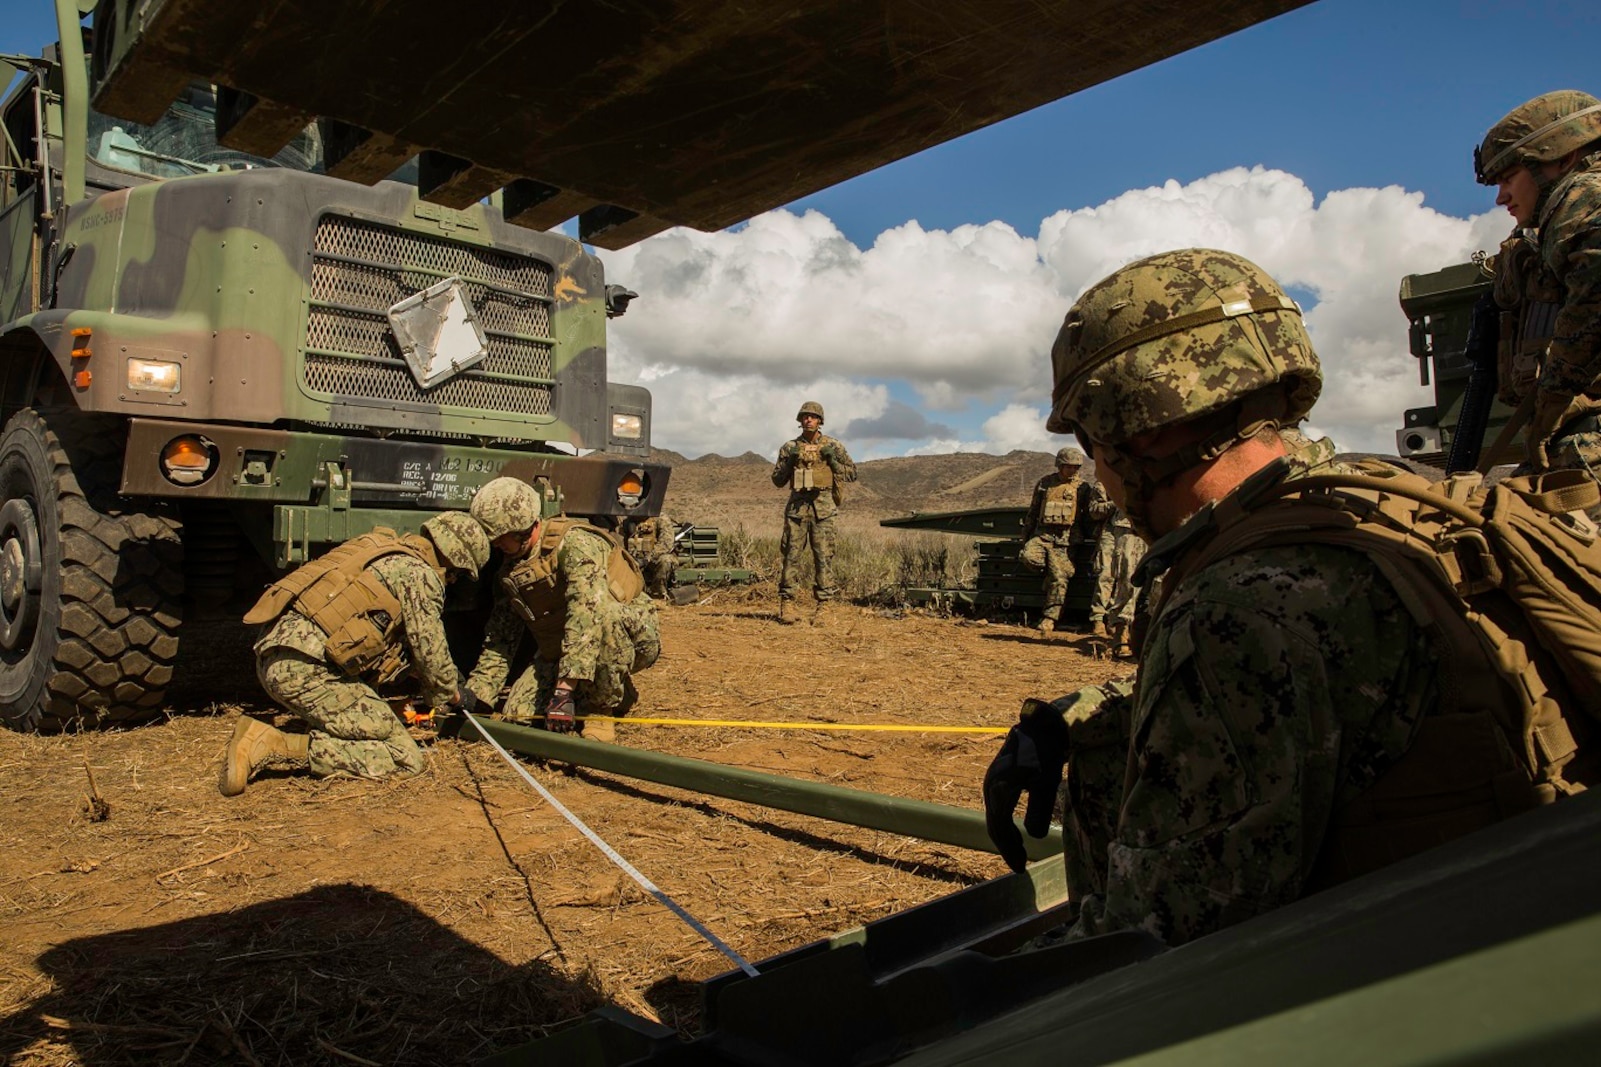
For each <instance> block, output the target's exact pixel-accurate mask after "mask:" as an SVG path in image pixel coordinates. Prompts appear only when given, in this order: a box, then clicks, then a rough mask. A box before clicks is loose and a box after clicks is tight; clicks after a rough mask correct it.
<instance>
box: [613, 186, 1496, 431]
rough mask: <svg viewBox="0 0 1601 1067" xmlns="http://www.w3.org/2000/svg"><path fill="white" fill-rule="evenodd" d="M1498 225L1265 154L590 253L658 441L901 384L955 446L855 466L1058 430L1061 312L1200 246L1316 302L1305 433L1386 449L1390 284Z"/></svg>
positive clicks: (759, 426) (1490, 241)
mask: <svg viewBox="0 0 1601 1067" xmlns="http://www.w3.org/2000/svg"><path fill="white" fill-rule="evenodd" d="M1506 229H1507V225H1506V222H1505V216H1504V215H1502V214H1500V213H1499V212H1487V213H1486V214H1485V215H1481V216H1478V217H1476V218H1473V219H1459V218H1453V217H1451V216H1448V215H1443V214H1440V213H1439V212H1436V211H1434V210H1432V209H1431V208H1429V207H1427V206H1425V204H1424V203H1423V196H1422V194H1421V193H1417V192H1412V191H1408V190H1405V189H1402V188H1400V187H1398V186H1391V187H1387V188H1383V189H1344V190H1339V191H1336V192H1332V193H1330V194H1328V195H1327V196H1325V197H1324V198H1323V199H1322V201H1321V202H1319V201H1318V200H1317V199H1316V198H1315V197H1314V195H1313V193H1312V191H1311V190H1310V189H1309V188H1307V186H1306V184H1305V183H1304V182H1302V181H1301V180H1300V179H1299V178H1297V177H1295V176H1294V175H1292V174H1287V173H1285V172H1283V171H1277V170H1268V169H1264V168H1261V167H1255V168H1249V169H1247V168H1234V169H1231V170H1227V171H1223V172H1220V173H1217V174H1213V175H1210V176H1208V177H1205V178H1201V179H1199V180H1197V181H1194V182H1191V183H1189V184H1187V185H1180V184H1178V183H1177V182H1174V181H1169V182H1167V183H1166V184H1164V185H1162V186H1160V187H1154V188H1148V189H1136V190H1131V191H1129V192H1127V193H1124V194H1123V195H1121V196H1119V197H1116V198H1114V199H1112V200H1109V201H1107V202H1106V203H1104V204H1099V205H1096V206H1094V207H1084V208H1078V209H1072V210H1063V211H1059V212H1057V213H1055V214H1053V215H1051V216H1049V217H1048V218H1046V219H1044V220H1042V221H1041V223H1040V226H1039V232H1038V236H1037V237H1028V236H1024V235H1022V234H1019V233H1018V232H1017V231H1015V230H1014V229H1012V228H1011V227H1010V226H1008V225H1006V224H1004V223H1000V222H990V223H986V224H983V225H966V226H960V227H957V228H955V229H953V230H949V231H944V230H924V229H923V228H922V227H921V226H919V225H918V224H917V223H916V222H908V223H906V224H904V225H901V226H897V227H895V228H893V229H890V230H886V231H884V232H883V233H881V234H880V235H879V236H878V238H877V239H876V240H875V241H874V242H873V245H872V247H870V248H866V249H862V248H858V247H857V246H856V245H854V244H852V243H851V242H850V241H849V240H847V239H846V238H845V237H844V236H843V235H842V234H841V233H840V231H839V230H838V228H837V227H836V226H835V225H834V224H833V223H832V222H831V221H830V220H829V219H828V218H827V217H825V216H823V215H822V214H819V213H818V212H815V211H808V212H807V213H805V214H804V215H796V214H793V213H791V212H788V211H774V212H769V213H767V214H765V215H762V216H759V217H757V218H756V219H753V220H752V221H751V222H750V223H749V224H748V225H746V226H744V227H743V228H741V229H739V230H735V231H724V232H722V233H714V234H705V233H698V232H695V231H691V230H672V231H669V232H667V233H664V234H661V235H658V236H657V237H654V238H651V239H650V240H648V241H644V242H642V243H640V244H639V245H636V246H634V247H632V248H628V249H625V250H622V251H620V252H612V253H608V254H606V256H605V260H606V267H607V276H608V278H609V279H610V280H612V281H617V282H622V283H624V284H627V285H628V286H630V287H631V288H633V289H636V290H638V291H639V292H640V293H641V298H640V299H639V300H638V301H636V302H635V303H634V304H633V306H632V307H631V308H630V310H629V313H628V315H627V317H626V318H623V319H618V320H615V321H614V322H613V323H612V344H611V351H612V376H613V378H614V379H617V380H621V381H637V382H640V383H642V384H645V385H648V386H649V387H650V389H651V391H652V393H653V395H654V397H655V427H654V434H653V436H654V440H655V443H656V444H657V445H659V446H661V447H665V448H671V449H674V450H676V451H679V452H683V453H685V454H687V455H691V456H695V455H700V454H703V453H705V452H718V453H721V454H724V455H736V454H738V453H741V452H744V451H746V450H754V451H757V452H761V453H764V454H765V453H770V452H773V451H774V450H775V449H776V447H777V444H778V442H779V441H781V440H783V439H784V438H785V437H787V436H789V435H790V434H792V433H793V432H794V412H795V408H796V407H797V406H798V404H799V403H800V401H801V400H803V399H817V400H820V401H822V402H823V403H824V405H825V406H826V407H827V408H828V409H829V428H830V429H833V430H836V431H837V430H839V429H841V428H842V427H844V426H845V425H846V424H847V423H849V422H850V421H851V420H853V419H857V418H873V417H876V416H879V415H882V414H883V413H884V412H885V410H886V409H887V407H888V406H889V404H890V402H891V401H890V392H889V383H895V382H902V383H905V385H906V387H907V388H908V389H909V391H910V394H911V395H914V396H915V397H916V398H917V400H918V402H919V404H920V405H921V406H922V408H923V409H924V410H925V411H926V412H928V413H929V415H930V422H931V423H933V424H945V425H946V426H950V425H951V424H953V423H955V424H957V427H958V433H959V437H960V438H961V439H939V440H934V439H930V440H922V441H906V442H903V443H901V444H897V443H895V442H893V441H887V442H886V441H880V442H876V443H875V444H874V445H873V449H874V450H875V451H874V452H866V451H864V452H863V456H864V457H866V458H870V457H871V456H872V455H874V454H876V455H886V454H893V453H909V452H914V451H915V452H948V451H958V450H960V451H977V450H982V451H987V452H995V453H1005V452H1007V451H1009V450H1011V449H1013V448H1033V449H1038V450H1041V451H1051V450H1054V449H1055V448H1056V447H1059V446H1060V444H1061V443H1063V440H1064V439H1063V438H1060V437H1055V436H1053V435H1050V434H1047V433H1045V430H1044V426H1043V422H1044V417H1045V414H1046V408H1047V405H1048V404H1049V396H1050V385H1051V383H1050V361H1049V357H1048V353H1049V349H1050V344H1051V340H1052V338H1053V337H1054V336H1055V333H1056V329H1057V327H1058V326H1059V325H1060V323H1061V319H1062V316H1063V314H1064V313H1065V312H1066V310H1067V307H1068V305H1069V304H1070V303H1071V302H1072V301H1073V299H1074V298H1076V297H1077V296H1078V295H1079V293H1081V292H1082V291H1083V290H1084V289H1085V288H1087V287H1088V286H1089V285H1091V284H1092V283H1094V282H1095V281H1097V280H1099V279H1100V278H1102V277H1104V276H1105V275H1106V274H1107V273H1109V272H1110V271H1112V270H1115V269H1116V268H1118V267H1120V266H1122V265H1123V264H1125V263H1128V262H1130V261H1132V260H1134V259H1138V258H1140V257H1142V256H1145V255H1150V254H1153V253H1156V252H1161V251H1166V250H1169V249H1173V248H1183V247H1188V246H1206V247H1214V248H1222V249H1227V250H1230V251H1236V252H1239V253H1241V254H1243V255H1245V256H1247V257H1249V258H1251V259H1253V260H1255V261H1256V262H1257V263H1259V264H1261V265H1262V266H1263V267H1264V268H1266V269H1267V270H1268V271H1269V272H1270V273H1271V274H1273V275H1274V276H1275V277H1276V278H1278V280H1279V281H1280V282H1281V283H1283V284H1284V285H1285V286H1287V287H1292V288H1294V289H1295V290H1296V291H1297V292H1301V293H1308V294H1311V296H1312V297H1313V298H1314V299H1313V301H1309V302H1308V303H1309V304H1310V305H1311V306H1310V310H1309V312H1308V315H1307V324H1308V328H1309V329H1310V330H1311V333H1312V337H1313V342H1314V344H1315V345H1316V347H1317V350H1318V353H1319V355H1320V356H1321V357H1322V359H1323V364H1324V374H1325V387H1324V394H1323V400H1322V401H1321V403H1320V404H1319V406H1318V409H1317V413H1316V416H1315V418H1316V422H1317V424H1318V425H1319V427H1320V428H1322V429H1323V430H1325V431H1326V432H1328V433H1330V434H1332V435H1333V436H1334V437H1335V438H1336V439H1337V440H1338V441H1339V442H1340V444H1341V445H1342V446H1343V447H1346V448H1352V449H1362V450H1372V451H1391V450H1393V448H1394V430H1395V428H1396V427H1397V426H1399V425H1400V417H1401V412H1402V411H1403V410H1404V409H1405V408H1408V407H1416V406H1419V405H1422V404H1426V403H1428V402H1429V394H1428V392H1427V391H1426V390H1424V389H1422V388H1420V387H1419V386H1418V384H1417V381H1418V372H1417V365H1416V361H1415V360H1413V359H1412V358H1411V357H1410V356H1409V355H1408V354H1407V348H1406V322H1405V319H1404V317H1403V316H1402V314H1401V311H1400V308H1399V305H1398V304H1397V302H1396V293H1397V289H1398V287H1399V284H1400V280H1401V277H1402V276H1403V275H1405V274H1408V273H1413V272H1422V271H1429V270H1435V269H1438V268H1440V267H1444V266H1447V265H1449V264H1452V263H1457V262H1461V261H1462V260H1464V259H1466V258H1467V256H1468V255H1469V254H1471V253H1472V252H1473V251H1474V250H1475V249H1478V248H1487V247H1494V245H1495V244H1496V242H1497V241H1498V240H1499V239H1500V237H1501V236H1502V235H1503V234H1504V233H1505V231H1506ZM953 414H955V415H956V416H957V417H955V418H953V417H952V415H953ZM962 426H965V427H966V428H965V429H963V428H961V427H962ZM969 437H971V438H972V439H968V438H969ZM846 443H847V444H849V443H850V442H849V441H847V442H846Z"/></svg>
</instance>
